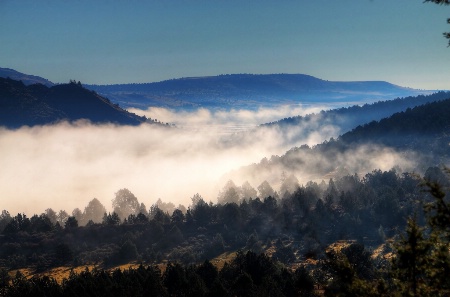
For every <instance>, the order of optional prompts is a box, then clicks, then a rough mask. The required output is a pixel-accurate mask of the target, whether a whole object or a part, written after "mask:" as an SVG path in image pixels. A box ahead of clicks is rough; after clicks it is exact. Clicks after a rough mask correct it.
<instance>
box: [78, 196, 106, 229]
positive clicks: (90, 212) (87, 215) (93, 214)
mask: <svg viewBox="0 0 450 297" xmlns="http://www.w3.org/2000/svg"><path fill="white" fill-rule="evenodd" d="M105 213H106V208H105V207H104V206H103V204H101V203H100V201H99V200H98V199H97V198H94V199H92V200H91V201H90V202H89V203H88V205H87V206H86V207H85V208H84V213H83V218H84V220H85V221H89V220H92V222H94V223H101V222H102V220H103V215H104V214H105Z"/></svg>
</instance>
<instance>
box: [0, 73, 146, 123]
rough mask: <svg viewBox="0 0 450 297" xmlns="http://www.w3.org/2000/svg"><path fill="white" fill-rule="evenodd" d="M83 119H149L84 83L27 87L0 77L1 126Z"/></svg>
mask: <svg viewBox="0 0 450 297" xmlns="http://www.w3.org/2000/svg"><path fill="white" fill-rule="evenodd" d="M80 119H87V120H89V121H91V122H93V123H115V124H120V125H139V124H141V123H144V122H146V121H147V119H146V118H143V117H139V116H137V115H135V114H132V113H129V112H127V111H126V110H123V109H122V108H120V107H119V106H118V105H117V104H112V103H111V102H110V101H109V100H108V99H106V98H104V97H101V96H99V95H98V94H96V93H95V92H93V91H90V90H87V89H85V88H83V87H82V86H81V84H76V83H70V84H62V85H56V86H53V87H47V86H44V85H42V84H33V85H29V86H26V85H25V84H24V83H23V82H21V81H16V80H12V79H10V78H6V79H5V78H0V126H5V127H7V128H18V127H21V126H24V125H27V126H33V125H45V124H51V123H55V122H58V121H63V120H67V121H76V120H80Z"/></svg>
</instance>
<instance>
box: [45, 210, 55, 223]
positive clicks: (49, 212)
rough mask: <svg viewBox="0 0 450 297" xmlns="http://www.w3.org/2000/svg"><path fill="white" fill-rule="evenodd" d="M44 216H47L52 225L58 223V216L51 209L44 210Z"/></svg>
mask: <svg viewBox="0 0 450 297" xmlns="http://www.w3.org/2000/svg"><path fill="white" fill-rule="evenodd" d="M45 215H46V216H47V218H49V219H50V222H52V224H53V225H55V224H56V222H57V221H58V215H57V214H56V212H55V211H54V210H53V209H51V208H47V209H46V210H45Z"/></svg>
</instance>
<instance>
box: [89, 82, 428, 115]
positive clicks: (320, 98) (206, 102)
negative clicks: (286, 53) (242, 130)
mask: <svg viewBox="0 0 450 297" xmlns="http://www.w3.org/2000/svg"><path fill="white" fill-rule="evenodd" d="M85 87H86V88H88V89H91V90H95V91H96V92H98V93H99V94H102V95H104V96H106V97H108V98H110V99H111V100H112V101H114V102H117V103H120V105H121V106H125V107H136V108H142V109H145V108H147V107H149V106H158V107H168V108H173V109H197V108H200V107H204V108H209V109H217V108H219V109H233V108H234V109H257V108H259V107H272V106H275V105H290V104H300V103H301V104H310V103H314V104H317V103H333V104H336V103H342V104H345V103H354V104H356V103H358V104H359V103H365V102H374V101H378V100H390V99H394V98H397V97H406V96H416V95H419V94H424V93H430V92H429V91H421V90H415V89H410V88H404V87H400V86H396V85H393V84H390V83H388V82H384V81H361V82H336V81H326V80H322V79H318V78H315V77H313V76H309V75H304V74H267V75H253V74H230V75H219V76H210V77H190V78H180V79H173V80H166V81H162V82H155V83H145V84H119V85H85Z"/></svg>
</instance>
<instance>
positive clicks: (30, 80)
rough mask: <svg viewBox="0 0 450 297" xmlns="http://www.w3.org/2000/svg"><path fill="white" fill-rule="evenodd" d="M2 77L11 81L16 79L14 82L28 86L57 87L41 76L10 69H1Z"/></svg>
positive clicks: (0, 74) (0, 75)
mask: <svg viewBox="0 0 450 297" xmlns="http://www.w3.org/2000/svg"><path fill="white" fill-rule="evenodd" d="M0 77H2V78H10V79H14V80H20V81H22V82H23V83H24V84H25V85H27V86H28V85H33V84H42V85H44V86H47V87H51V86H54V85H55V84H54V83H52V82H51V81H49V80H48V79H45V78H42V77H40V76H35V75H29V74H25V73H21V72H18V71H16V70H14V69H9V68H1V67H0Z"/></svg>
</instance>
